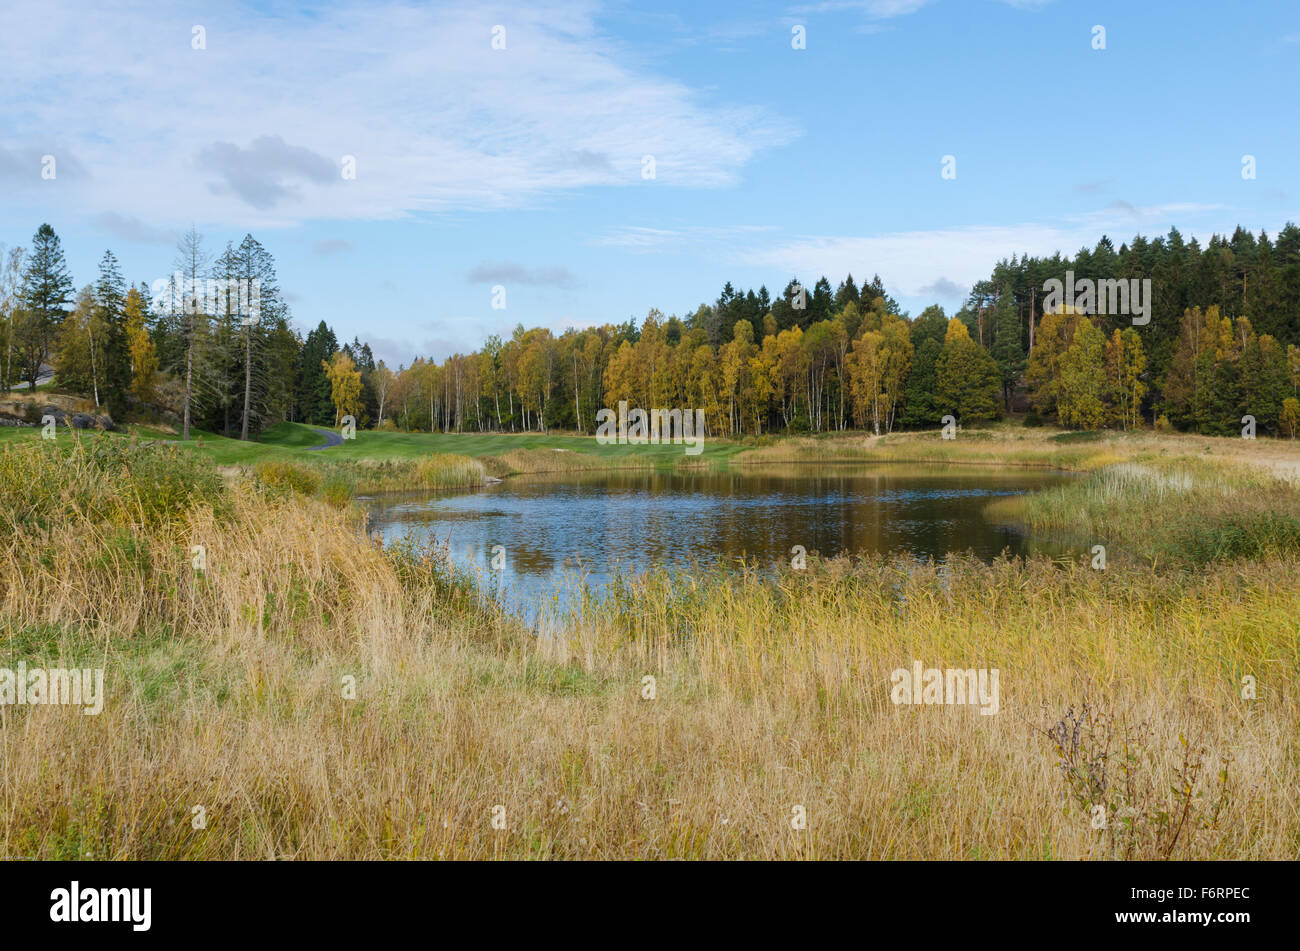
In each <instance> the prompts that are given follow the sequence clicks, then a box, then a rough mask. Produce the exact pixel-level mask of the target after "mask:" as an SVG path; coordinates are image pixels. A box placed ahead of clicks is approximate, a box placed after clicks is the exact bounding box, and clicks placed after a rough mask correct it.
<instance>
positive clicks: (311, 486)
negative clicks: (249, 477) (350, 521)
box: [253, 462, 321, 495]
mask: <svg viewBox="0 0 1300 951" xmlns="http://www.w3.org/2000/svg"><path fill="white" fill-rule="evenodd" d="M253 471H254V472H255V473H256V474H257V478H258V480H259V481H261V483H262V484H263V485H266V486H269V487H271V488H275V489H284V490H287V491H289V492H296V493H297V494H298V495H315V494H316V493H317V492H318V491H319V490H320V486H321V477H320V474H319V473H317V472H315V471H314V470H312V469H308V468H307V467H306V466H302V465H298V464H296V463H292V462H259V463H258V464H257V465H256V466H254V467H253Z"/></svg>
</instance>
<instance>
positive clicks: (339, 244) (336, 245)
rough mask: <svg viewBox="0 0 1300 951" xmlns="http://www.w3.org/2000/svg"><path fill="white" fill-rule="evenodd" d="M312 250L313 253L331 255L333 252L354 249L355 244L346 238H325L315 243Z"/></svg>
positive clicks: (338, 252) (341, 252)
mask: <svg viewBox="0 0 1300 951" xmlns="http://www.w3.org/2000/svg"><path fill="white" fill-rule="evenodd" d="M311 250H312V254H318V255H320V256H321V257H329V256H330V255H332V254H343V253H345V252H347V251H351V250H353V244H352V242H351V241H348V240H346V239H344V238H324V239H322V240H320V241H317V242H316V243H315V244H313V245H312V246H311Z"/></svg>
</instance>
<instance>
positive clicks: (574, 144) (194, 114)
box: [0, 0, 799, 228]
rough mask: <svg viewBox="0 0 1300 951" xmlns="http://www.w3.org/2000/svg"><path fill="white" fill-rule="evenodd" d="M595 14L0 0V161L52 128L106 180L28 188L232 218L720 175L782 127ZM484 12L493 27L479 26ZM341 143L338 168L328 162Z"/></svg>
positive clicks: (781, 134) (578, 1) (667, 184)
mask: <svg viewBox="0 0 1300 951" xmlns="http://www.w3.org/2000/svg"><path fill="white" fill-rule="evenodd" d="M596 16H597V8H596V7H595V6H594V5H592V4H591V3H588V2H584V0H567V2H566V0H560V2H557V3H552V4H547V5H545V6H542V7H522V6H518V5H514V4H511V5H500V6H492V5H487V6H476V7H474V8H472V9H471V8H461V9H455V8H449V7H433V8H429V7H426V6H424V5H415V4H409V3H406V2H402V0H382V2H380V3H376V4H373V5H371V4H365V5H361V4H358V5H355V6H352V5H336V6H332V7H331V9H330V15H329V16H328V17H322V16H316V15H313V14H309V13H306V12H295V11H291V10H288V9H285V10H277V11H275V12H268V11H264V10H262V9H261V8H260V7H258V6H250V5H247V4H244V3H240V2H238V0H214V2H212V3H210V4H208V5H207V6H205V8H204V11H203V13H202V15H201V16H200V15H198V14H195V15H194V17H193V19H198V20H201V21H202V22H203V25H204V26H205V27H206V49H201V50H196V49H193V48H191V34H190V26H189V24H190V19H191V18H190V17H189V16H188V15H187V18H186V19H184V20H183V21H181V20H178V18H176V17H172V16H160V15H159V14H158V12H157V10H156V8H155V7H154V6H153V5H152V4H148V3H145V2H143V0H122V2H119V3H112V4H98V3H90V2H82V3H66V4H59V5H56V6H51V5H49V4H47V3H44V2H41V0H9V2H8V3H6V10H5V29H4V30H3V31H0V62H3V63H4V64H5V75H6V80H5V83H4V84H3V85H0V115H3V116H5V117H6V122H5V127H4V129H3V130H0V148H3V149H5V151H4V152H3V153H0V175H4V176H5V177H6V178H8V177H9V176H12V175H16V174H21V175H24V176H31V175H32V168H31V167H30V166H31V161H30V159H31V156H32V155H39V154H40V153H41V152H42V151H45V150H46V148H45V145H44V143H46V142H48V141H49V140H50V139H51V138H52V137H54V136H55V135H56V134H57V135H60V136H61V135H64V134H69V135H72V136H74V138H73V139H72V140H71V142H70V145H71V147H72V148H71V150H70V152H69V155H70V154H71V153H72V152H75V153H76V155H77V160H78V161H79V163H80V165H81V166H84V168H85V169H86V170H87V171H88V173H89V174H90V175H92V176H94V177H95V178H96V180H100V181H111V182H112V183H113V188H112V189H98V190H92V189H82V190H81V191H80V192H76V191H74V190H73V189H71V188H64V189H60V190H59V191H58V192H57V194H56V193H53V192H52V193H51V195H49V196H46V195H42V196H41V201H42V202H43V205H42V207H43V208H48V207H50V204H51V203H53V202H58V201H63V202H66V203H67V205H68V207H70V208H72V207H75V208H78V209H80V210H83V211H89V212H90V213H91V214H92V215H93V214H94V213H97V212H105V211H113V210H116V209H120V208H123V207H129V208H131V209H132V212H133V214H136V215H138V216H139V217H140V218H141V219H142V220H145V221H153V222H156V223H158V224H162V225H166V226H174V227H181V226H183V225H185V224H187V223H188V222H190V221H193V220H199V221H206V222H209V223H211V224H221V223H230V224H234V225H236V226H238V227H241V228H249V227H263V226H268V225H282V224H292V223H296V222H300V221H303V220H306V219H312V218H336V219H370V220H377V219H391V218H399V217H404V216H408V215H411V214H413V213H418V212H424V211H440V210H455V211H463V210H480V209H497V208H516V207H528V206H532V205H536V204H538V203H539V202H542V201H545V200H547V199H548V198H549V197H550V196H552V195H555V194H559V193H562V192H564V191H566V190H572V189H580V188H585V187H589V186H625V187H629V188H673V187H680V186H686V187H692V188H698V187H706V188H707V187H718V186H727V185H731V184H734V183H735V182H737V181H738V180H739V176H740V172H741V170H742V169H743V167H744V166H745V164H746V163H747V162H749V161H750V159H751V158H752V157H753V156H755V155H756V154H757V153H759V152H760V151H762V150H764V149H768V148H771V147H774V146H777V145H780V144H783V143H786V142H789V141H791V140H792V139H793V138H795V137H797V135H798V134H799V128H798V125H797V123H796V122H795V121H793V120H791V119H787V118H784V117H781V116H778V115H775V114H773V113H771V112H770V111H768V110H767V109H765V108H763V107H758V106H752V105H747V104H743V103H741V104H727V103H717V102H715V101H712V100H711V99H709V98H708V97H709V96H712V95H713V94H714V93H713V92H712V91H697V90H695V89H692V88H691V87H689V86H687V85H686V84H684V83H682V82H680V81H677V80H675V79H672V78H667V77H665V76H661V75H656V74H654V73H653V72H651V71H649V70H647V69H646V68H644V67H641V66H638V65H637V60H636V58H635V57H633V56H630V55H627V50H626V49H625V48H624V44H623V42H622V41H620V40H618V39H615V38H613V37H610V36H605V35H603V34H602V33H601V32H600V31H599V29H598V28H597V26H596ZM494 24H506V26H507V32H506V37H505V39H506V48H505V49H493V48H492V27H493V25H494ZM105 36H130V37H131V43H130V44H115V45H108V44H105V43H104V41H103V38H104V37H105ZM52 49H58V50H59V55H58V56H51V55H49V51H50V50H52ZM145 51H147V52H145ZM67 130H74V131H72V132H68V131H67ZM645 155H653V156H654V157H655V165H656V177H655V180H654V181H653V182H647V181H645V180H644V179H643V178H642V176H641V170H642V157H643V156H645ZM344 156H352V157H354V158H355V161H356V166H355V167H356V177H355V180H344V179H343V178H342V176H341V174H340V169H341V163H342V161H343V157H344ZM62 163H63V159H60V167H59V177H60V179H61V180H62V178H63V172H64V168H65V166H64V165H63V164H62ZM67 167H68V168H69V170H70V172H72V171H75V168H76V167H75V166H67ZM70 177H74V176H70ZM33 181H36V182H37V184H39V179H36V178H34V179H33ZM61 184H62V182H61ZM109 201H112V202H113V205H112V206H106V203H107V202H109Z"/></svg>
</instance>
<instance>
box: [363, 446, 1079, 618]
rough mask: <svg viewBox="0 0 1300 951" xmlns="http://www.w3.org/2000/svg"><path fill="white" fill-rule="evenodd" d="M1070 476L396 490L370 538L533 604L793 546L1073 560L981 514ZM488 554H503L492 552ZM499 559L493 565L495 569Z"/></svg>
mask: <svg viewBox="0 0 1300 951" xmlns="http://www.w3.org/2000/svg"><path fill="white" fill-rule="evenodd" d="M1070 478H1073V476H1071V475H1070V474H1068V473H1064V472H1056V471H1045V470H1029V469H992V468H985V467H973V466H916V465H908V466H902V465H878V466H861V465H853V466H831V467H826V466H823V467H819V468H816V469H814V468H812V467H809V466H763V467H744V468H733V469H728V470H723V471H716V470H697V471H685V472H665V471H646V470H623V471H612V472H591V473H576V474H575V473H565V474H562V475H528V476H516V477H514V478H511V479H508V480H506V481H505V482H502V483H499V484H496V485H491V486H485V487H482V488H478V489H472V490H462V491H454V492H438V493H421V494H418V495H414V494H407V493H403V494H400V495H389V496H385V497H383V498H379V499H374V500H371V501H370V502H369V503H368V507H369V513H370V529H371V530H376V529H377V530H379V531H380V532H382V533H383V535H384V537H385V539H392V538H394V537H401V536H404V535H415V536H416V537H417V538H418V539H419V540H420V541H423V542H433V543H437V544H445V545H447V547H448V550H449V554H450V556H451V558H452V560H453V561H454V562H455V563H456V564H458V565H460V566H462V567H466V568H469V569H471V570H472V571H474V572H475V573H476V574H478V575H480V576H481V577H482V578H484V579H488V580H489V581H490V583H491V584H492V586H493V587H494V588H496V587H497V586H500V590H501V592H502V593H503V595H504V596H505V597H506V599H507V601H508V602H510V603H511V604H512V605H514V606H516V607H520V608H523V609H524V611H525V613H527V614H530V615H531V614H533V611H532V610H531V609H530V608H531V607H535V606H536V605H539V604H542V603H544V602H547V601H551V599H552V596H553V595H555V594H556V593H557V592H558V593H559V595H560V599H561V603H564V602H565V601H567V600H568V597H569V596H570V594H571V592H572V591H573V590H574V586H575V582H576V580H577V579H578V578H579V577H581V578H583V579H584V580H585V583H586V584H587V585H588V586H589V587H592V588H595V589H597V590H599V589H600V588H601V587H603V586H604V585H605V584H607V583H608V582H609V580H610V578H611V577H612V576H613V575H615V574H616V573H624V574H627V573H636V572H640V571H644V570H646V569H649V568H654V567H664V568H668V569H683V568H690V567H692V566H697V565H713V564H718V563H726V562H731V563H735V562H736V561H737V559H741V558H744V559H747V560H749V561H750V562H751V563H758V564H760V565H761V564H771V565H773V566H775V565H777V564H778V563H782V562H783V563H785V564H789V563H790V560H791V558H792V557H794V555H793V554H792V550H793V549H794V548H795V546H801V547H802V548H803V549H804V550H805V551H807V552H808V553H813V552H817V553H819V554H821V555H824V556H831V555H840V554H846V553H847V554H861V553H869V552H879V553H884V554H889V555H903V556H907V557H911V558H915V559H922V560H928V559H933V560H935V561H942V560H944V558H945V557H946V556H947V555H948V553H950V552H967V551H969V552H972V553H974V554H975V555H976V556H978V557H980V558H983V559H985V560H986V561H987V560H992V559H993V558H996V557H997V556H998V555H999V554H1000V553H1001V552H1003V551H1007V552H1009V553H1010V554H1012V555H1026V554H1029V553H1031V552H1035V551H1044V552H1047V553H1048V554H1052V555H1058V554H1062V553H1064V552H1065V551H1068V549H1067V548H1065V547H1064V546H1062V545H1059V544H1055V543H1053V542H1050V541H1042V540H1033V539H1030V538H1027V537H1025V536H1024V535H1022V534H1020V533H1019V532H1017V531H1016V530H1015V529H1014V528H1012V527H1010V526H1007V525H999V524H994V523H992V522H990V521H989V520H987V519H986V518H985V517H984V509H985V507H986V506H987V505H988V504H989V503H990V502H991V501H992V500H994V499H996V498H999V497H1002V496H1008V495H1018V494H1021V493H1025V492H1032V491H1037V490H1040V489H1043V488H1047V487H1050V486H1053V485H1058V484H1060V483H1061V482H1062V481H1064V480H1068V479H1070ZM495 546H501V548H499V549H496V550H495V552H494V548H495ZM494 554H495V555H496V562H497V565H499V566H501V567H500V568H499V570H494V567H493V558H494Z"/></svg>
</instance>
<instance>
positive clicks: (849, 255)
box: [738, 202, 1230, 299]
mask: <svg viewBox="0 0 1300 951" xmlns="http://www.w3.org/2000/svg"><path fill="white" fill-rule="evenodd" d="M1125 204H1127V203H1125ZM1225 210H1228V209H1226V208H1225V206H1222V205H1211V204H1196V203H1191V202H1184V203H1172V204H1165V205H1151V206H1147V207H1141V208H1139V207H1135V206H1132V205H1128V206H1127V207H1125V208H1116V207H1108V208H1103V209H1099V210H1097V211H1093V212H1088V213H1084V214H1079V215H1073V216H1069V217H1067V218H1065V219H1064V220H1063V221H1062V222H1060V223H1055V224H1043V223H1024V224H1018V225H990V226H979V227H968V228H948V229H938V230H933V231H905V232H893V233H889V234H878V235H869V236H866V235H864V236H807V237H800V238H795V239H792V240H789V241H785V242H781V243H778V244H775V245H771V246H767V247H761V246H757V245H750V246H749V247H746V248H743V249H741V250H739V251H738V256H739V258H740V259H741V260H742V261H743V262H744V263H747V264H750V265H754V266H758V267H763V268H766V269H769V270H773V271H776V272H777V273H783V274H784V273H789V274H797V275H800V276H802V277H804V278H805V279H806V280H811V279H813V278H814V277H816V276H820V275H823V274H825V275H827V276H831V277H839V276H841V275H844V274H848V273H850V272H851V273H853V274H862V275H867V274H877V273H878V274H879V275H880V276H881V279H882V280H883V281H884V282H885V286H886V287H888V288H890V289H891V291H892V292H893V293H895V294H896V295H903V296H908V297H940V298H950V299H951V298H955V297H958V296H964V293H965V292H964V290H961V293H960V294H951V293H947V292H950V291H952V290H953V288H954V287H956V288H958V289H963V288H965V287H969V286H970V285H971V284H973V283H974V282H975V281H978V280H982V279H984V278H987V277H988V275H989V272H990V271H991V270H992V268H993V265H994V264H996V263H997V261H998V260H1000V259H1002V258H1007V257H1010V256H1011V255H1012V254H1033V255H1039V256H1051V255H1052V254H1055V253H1056V252H1057V251H1060V252H1061V253H1062V254H1073V253H1074V252H1075V251H1077V250H1079V249H1080V248H1084V247H1089V248H1090V247H1093V246H1095V245H1096V243H1097V241H1098V239H1099V238H1100V237H1101V236H1102V235H1103V234H1109V235H1110V236H1111V238H1112V240H1113V241H1115V243H1116V244H1117V245H1118V244H1119V243H1120V241H1123V240H1127V239H1128V238H1129V237H1131V236H1132V235H1133V234H1135V233H1138V232H1142V233H1145V234H1148V235H1155V234H1163V233H1164V232H1165V231H1166V230H1167V229H1168V228H1169V227H1170V226H1171V225H1174V224H1177V225H1179V227H1180V228H1181V229H1182V231H1183V234H1184V236H1185V237H1189V236H1191V235H1193V234H1196V235H1201V234H1204V235H1205V236H1206V237H1208V235H1209V234H1210V233H1211V231H1212V230H1214V228H1215V227H1218V228H1220V229H1221V228H1223V227H1229V226H1230V224H1229V222H1227V220H1226V219H1224V220H1223V221H1217V220H1215V221H1211V222H1209V225H1210V227H1209V228H1208V229H1207V228H1202V227H1197V224H1198V222H1199V223H1206V221H1207V216H1210V215H1213V213H1215V212H1219V211H1225Z"/></svg>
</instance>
